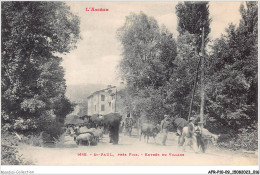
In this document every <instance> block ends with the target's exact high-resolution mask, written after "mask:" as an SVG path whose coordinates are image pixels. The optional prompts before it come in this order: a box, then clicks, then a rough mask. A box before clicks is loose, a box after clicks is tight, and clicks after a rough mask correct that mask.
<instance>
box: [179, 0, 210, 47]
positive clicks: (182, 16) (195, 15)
mask: <svg viewBox="0 0 260 175" xmlns="http://www.w3.org/2000/svg"><path fill="white" fill-rule="evenodd" d="M175 8H176V15H177V17H178V28H177V29H178V32H179V33H180V35H183V34H185V33H186V32H189V33H190V34H193V35H195V37H196V40H195V44H196V51H197V52H200V49H201V41H202V39H201V36H202V28H203V27H204V39H205V42H206V43H207V42H208V34H209V33H210V22H211V19H210V18H209V5H208V2H206V1H205V2H195V1H190V2H188V1H186V2H184V3H178V4H177V5H176V7H175Z"/></svg>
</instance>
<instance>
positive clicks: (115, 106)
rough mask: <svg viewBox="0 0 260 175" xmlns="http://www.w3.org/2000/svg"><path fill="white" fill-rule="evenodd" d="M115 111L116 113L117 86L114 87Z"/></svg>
mask: <svg viewBox="0 0 260 175" xmlns="http://www.w3.org/2000/svg"><path fill="white" fill-rule="evenodd" d="M115 96H116V97H115V113H116V101H117V88H116V94H115Z"/></svg>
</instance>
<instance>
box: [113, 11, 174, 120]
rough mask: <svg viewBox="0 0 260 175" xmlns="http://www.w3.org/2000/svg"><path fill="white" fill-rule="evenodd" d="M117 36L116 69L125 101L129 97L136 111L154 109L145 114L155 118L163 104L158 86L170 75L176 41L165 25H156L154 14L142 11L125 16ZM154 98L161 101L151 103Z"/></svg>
mask: <svg viewBox="0 0 260 175" xmlns="http://www.w3.org/2000/svg"><path fill="white" fill-rule="evenodd" d="M118 38H119V40H120V41H121V43H122V46H123V53H122V56H123V59H122V60H121V62H120V70H121V73H122V78H123V79H124V80H125V81H126V83H127V87H128V89H127V90H128V93H129V94H130V96H129V98H131V100H129V99H128V100H126V101H128V102H129V101H131V105H129V106H131V109H133V110H134V111H135V113H138V115H141V114H140V113H142V115H146V116H148V113H149V111H150V112H151V111H153V110H151V109H154V110H156V111H157V112H154V113H150V114H149V116H150V118H154V119H155V120H158V119H157V118H158V117H160V116H162V113H163V110H162V109H161V108H165V107H164V106H163V103H162V99H163V96H164V93H163V92H161V91H162V89H161V87H163V86H164V85H165V84H166V83H167V81H168V80H169V79H170V77H171V74H172V72H173V69H174V67H175V65H174V63H173V61H174V59H175V58H176V55H177V52H176V51H177V47H176V41H175V40H174V39H173V36H172V34H171V33H170V32H169V31H168V30H167V29H166V28H165V27H162V28H159V26H158V24H157V21H156V20H155V19H154V18H152V17H148V16H147V15H145V14H144V13H142V12H141V13H140V14H134V13H132V14H130V15H129V16H127V17H126V22H125V24H124V26H123V27H121V28H120V29H118ZM158 95H159V96H160V97H158ZM155 100H161V101H160V102H158V103H155ZM152 103H154V105H151V104H152ZM158 104H161V105H158ZM140 107H142V109H141V108H140ZM129 110H130V108H129ZM159 113H160V114H159Z"/></svg>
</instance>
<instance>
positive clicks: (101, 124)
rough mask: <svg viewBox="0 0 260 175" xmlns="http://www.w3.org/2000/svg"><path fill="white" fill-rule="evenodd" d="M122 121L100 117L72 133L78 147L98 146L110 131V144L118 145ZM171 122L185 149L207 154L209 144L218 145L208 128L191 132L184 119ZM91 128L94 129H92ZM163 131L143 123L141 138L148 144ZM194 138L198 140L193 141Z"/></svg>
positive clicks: (196, 127) (75, 128) (215, 137)
mask: <svg viewBox="0 0 260 175" xmlns="http://www.w3.org/2000/svg"><path fill="white" fill-rule="evenodd" d="M110 117H111V116H110ZM192 119H193V120H194V118H193V117H191V121H192ZM120 120H121V116H120V117H114V116H112V117H111V118H108V117H106V119H105V118H104V116H101V117H100V116H98V117H96V118H91V119H90V120H89V123H92V125H89V126H88V127H87V126H81V127H80V126H76V127H74V128H73V130H72V132H71V133H73V135H74V141H75V142H76V143H77V144H78V145H80V144H83V143H85V144H87V145H97V143H98V142H99V140H100V139H102V137H103V133H104V132H107V131H108V132H109V133H110V134H109V136H110V142H112V143H114V142H115V143H116V144H117V143H118V137H119V125H120ZM169 122H172V123H173V126H175V127H176V129H177V133H176V134H177V135H178V136H179V139H178V145H179V146H183V147H185V146H186V145H189V146H192V144H193V145H197V147H198V149H201V150H202V151H203V152H205V150H206V148H207V145H208V144H209V143H212V144H213V145H216V143H217V140H218V137H219V135H216V134H213V133H211V132H209V131H208V130H207V129H206V128H202V129H199V127H198V126H195V127H194V129H192V130H190V129H189V122H188V121H187V120H185V119H183V118H174V119H173V120H170V121H169ZM93 124H94V125H93ZM117 125H118V126H117ZM91 126H92V128H90V127H91ZM115 128H116V130H115ZM70 129H71V128H70ZM198 130H199V131H198ZM161 131H162V127H161V126H160V125H159V124H157V125H154V124H151V123H142V124H141V126H140V140H141V137H142V136H144V139H146V142H147V143H148V141H149V137H153V138H154V139H155V137H156V136H157V135H158V134H159V133H160V132H161ZM193 138H196V139H194V140H192V139H193ZM111 140H112V141H111ZM184 143H185V144H184ZM190 143H191V144H190Z"/></svg>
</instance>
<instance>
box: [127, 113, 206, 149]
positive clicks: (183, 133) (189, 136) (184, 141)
mask: <svg viewBox="0 0 260 175" xmlns="http://www.w3.org/2000/svg"><path fill="white" fill-rule="evenodd" d="M197 119H198V118H197V117H191V118H190V119H189V121H187V120H185V119H183V118H178V117H176V118H174V119H172V118H171V117H170V116H169V115H167V114H166V115H164V118H163V120H162V121H161V123H160V133H161V135H162V140H161V141H162V142H161V143H162V145H166V141H167V137H168V133H169V131H170V129H171V126H172V123H173V120H174V124H175V127H176V128H177V133H176V134H177V136H179V138H178V145H179V146H182V147H183V150H185V148H186V147H187V146H190V147H192V148H193V150H194V151H195V152H198V150H199V147H201V148H202V151H203V152H204V151H205V145H204V141H203V138H202V128H201V126H200V125H199V124H200V122H199V121H198V120H197ZM133 125H134V121H133V118H131V117H130V114H127V116H126V117H125V120H124V122H123V123H122V127H124V131H125V135H128V136H131V132H132V128H133Z"/></svg>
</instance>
